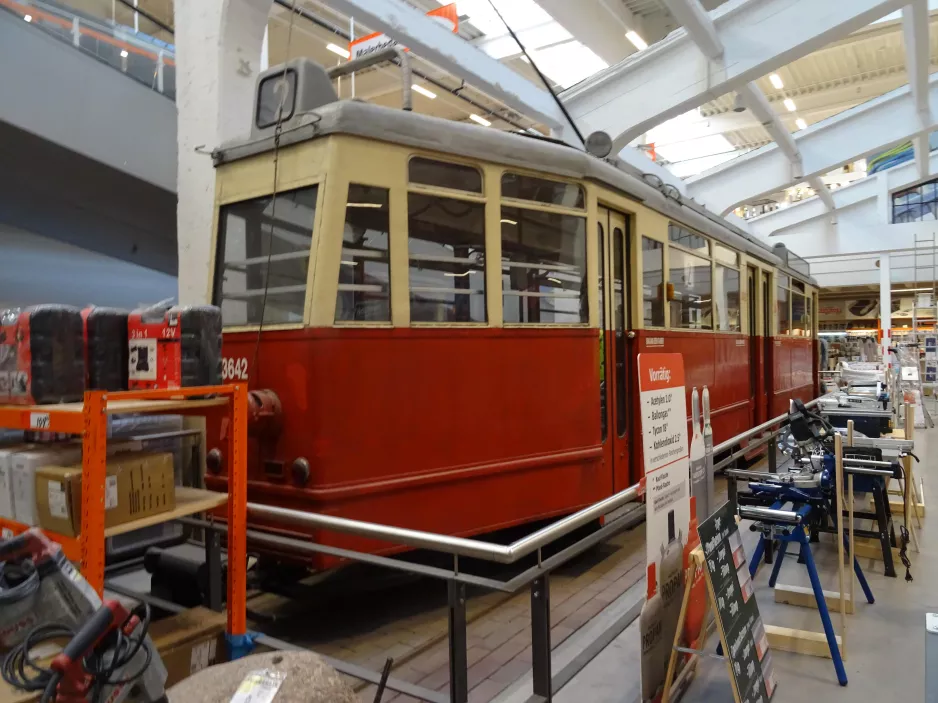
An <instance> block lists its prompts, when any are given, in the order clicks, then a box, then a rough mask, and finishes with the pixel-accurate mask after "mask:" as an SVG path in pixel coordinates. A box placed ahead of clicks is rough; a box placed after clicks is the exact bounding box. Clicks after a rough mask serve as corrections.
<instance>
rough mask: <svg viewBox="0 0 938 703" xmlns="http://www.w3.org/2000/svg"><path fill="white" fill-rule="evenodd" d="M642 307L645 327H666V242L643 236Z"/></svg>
mask: <svg viewBox="0 0 938 703" xmlns="http://www.w3.org/2000/svg"><path fill="white" fill-rule="evenodd" d="M642 308H643V309H644V318H645V327H664V244H662V243H661V242H656V241H655V240H654V239H649V238H648V237H642Z"/></svg>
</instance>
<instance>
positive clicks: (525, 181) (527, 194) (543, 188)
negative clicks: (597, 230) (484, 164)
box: [502, 173, 585, 209]
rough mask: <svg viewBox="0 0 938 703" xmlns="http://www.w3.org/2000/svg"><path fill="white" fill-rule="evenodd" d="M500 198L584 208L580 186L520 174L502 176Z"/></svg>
mask: <svg viewBox="0 0 938 703" xmlns="http://www.w3.org/2000/svg"><path fill="white" fill-rule="evenodd" d="M502 197H503V198H515V199H516V200H533V201H534V202H538V203H547V204H548V205H562V206H563V207H569V208H577V209H582V208H584V207H585V201H584V196H583V189H582V188H581V187H580V186H578V185H575V184H573V183H564V182H563V181H551V180H548V179H547V178H537V177H535V176H524V175H522V174H520V173H505V174H504V175H503V176H502Z"/></svg>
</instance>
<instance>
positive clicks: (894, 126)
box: [687, 74, 938, 212]
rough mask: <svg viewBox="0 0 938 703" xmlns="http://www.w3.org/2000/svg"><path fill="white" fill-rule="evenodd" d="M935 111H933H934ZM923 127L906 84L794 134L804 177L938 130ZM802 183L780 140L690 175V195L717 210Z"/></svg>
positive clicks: (937, 94) (934, 83)
mask: <svg viewBox="0 0 938 703" xmlns="http://www.w3.org/2000/svg"><path fill="white" fill-rule="evenodd" d="M927 95H928V101H929V102H930V103H932V104H933V105H938V74H933V75H932V77H931V78H929V81H928V91H927ZM935 112H936V110H934V109H933V110H931V111H930V113H929V114H930V115H933V114H935ZM935 127H936V125H935V124H934V123H931V124H929V125H923V124H922V120H921V116H920V114H919V113H918V111H917V109H916V104H915V100H914V99H913V96H912V92H911V89H910V87H909V86H908V85H905V86H902V87H900V88H896V89H895V90H892V91H890V92H888V93H886V94H885V95H881V96H879V97H878V98H874V99H873V100H868V101H867V102H865V103H863V104H861V105H857V106H856V107H854V108H852V109H850V110H846V111H844V112H841V113H839V114H837V115H834V116H833V117H829V118H828V119H826V120H822V121H821V122H817V123H815V124H813V125H811V126H810V127H808V128H807V129H804V130H801V131H800V132H798V133H797V134H795V135H793V139H794V141H795V144H796V145H797V147H798V151H799V153H800V154H801V158H802V164H803V167H804V168H803V176H804V177H805V178H811V177H812V176H821V175H823V174H825V173H827V172H829V171H832V170H833V169H835V168H837V167H839V166H843V165H844V164H846V163H850V162H851V161H855V160H856V159H859V158H863V157H865V156H868V155H870V154H873V153H875V152H877V151H881V150H883V149H887V148H889V147H891V146H894V145H895V144H899V143H901V142H903V141H905V140H907V139H909V138H912V137H915V136H917V135H919V134H923V133H926V132H927V131H928V130H931V129H935ZM796 182H798V181H797V180H796V179H795V178H793V176H792V173H791V168H790V162H789V160H788V157H787V155H786V154H785V153H784V152H783V151H782V150H781V149H780V148H779V146H778V145H777V144H770V145H768V146H765V147H762V148H761V149H757V150H756V151H752V152H749V153H748V154H744V155H742V156H740V157H738V158H735V159H733V160H732V161H728V162H726V163H725V164H721V165H720V166H717V167H716V168H713V169H710V170H709V171H706V172H704V173H702V174H700V175H698V176H694V177H693V178H690V179H688V181H687V190H688V193H689V194H690V196H691V197H693V198H695V199H696V200H697V201H698V202H700V203H703V204H704V205H706V206H707V207H708V208H710V209H711V210H713V211H715V212H728V211H730V210H732V209H733V208H735V207H737V206H738V205H742V204H744V203H748V202H751V201H753V200H755V199H757V198H760V197H764V196H766V195H769V194H771V193H775V192H777V191H779V190H782V189H783V188H786V187H788V186H790V185H794V183H796Z"/></svg>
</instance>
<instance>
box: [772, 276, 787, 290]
mask: <svg viewBox="0 0 938 703" xmlns="http://www.w3.org/2000/svg"><path fill="white" fill-rule="evenodd" d="M775 283H776V285H778V286H779V287H781V288H788V287H789V283H788V276H786V275H785V274H784V273H780V274H778V275H777V276H776V280H775Z"/></svg>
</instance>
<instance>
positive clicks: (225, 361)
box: [221, 356, 248, 381]
mask: <svg viewBox="0 0 938 703" xmlns="http://www.w3.org/2000/svg"><path fill="white" fill-rule="evenodd" d="M221 377H222V380H224V381H246V380H247V378H248V360H247V358H245V357H243V356H242V357H240V358H237V359H236V358H233V357H230V356H226V357H224V358H222V360H221Z"/></svg>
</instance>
